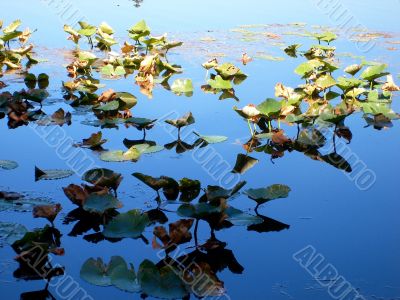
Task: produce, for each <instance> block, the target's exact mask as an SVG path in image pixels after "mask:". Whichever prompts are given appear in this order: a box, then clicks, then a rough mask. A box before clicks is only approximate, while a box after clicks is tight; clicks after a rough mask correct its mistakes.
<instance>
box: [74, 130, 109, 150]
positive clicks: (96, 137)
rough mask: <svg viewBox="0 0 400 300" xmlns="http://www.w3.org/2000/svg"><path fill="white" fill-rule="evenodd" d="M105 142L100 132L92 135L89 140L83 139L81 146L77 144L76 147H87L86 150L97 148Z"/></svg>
mask: <svg viewBox="0 0 400 300" xmlns="http://www.w3.org/2000/svg"><path fill="white" fill-rule="evenodd" d="M106 142H107V140H106V139H104V140H103V133H102V132H101V131H99V132H96V133H93V134H92V135H91V136H90V137H89V138H87V139H83V140H82V143H81V144H78V146H79V145H80V146H82V147H87V148H92V149H93V148H98V147H100V146H101V145H103V144H104V143H106Z"/></svg>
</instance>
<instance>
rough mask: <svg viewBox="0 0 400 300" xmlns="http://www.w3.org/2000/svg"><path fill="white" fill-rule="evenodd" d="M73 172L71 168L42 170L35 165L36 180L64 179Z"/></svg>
mask: <svg viewBox="0 0 400 300" xmlns="http://www.w3.org/2000/svg"><path fill="white" fill-rule="evenodd" d="M73 174H74V172H73V171H71V170H41V169H39V168H38V167H35V181H39V180H58V179H64V178H67V177H70V176H72V175H73Z"/></svg>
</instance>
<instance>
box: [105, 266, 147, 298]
mask: <svg viewBox="0 0 400 300" xmlns="http://www.w3.org/2000/svg"><path fill="white" fill-rule="evenodd" d="M111 284H112V285H114V286H115V287H117V288H119V289H120V290H123V291H126V292H131V293H135V292H139V291H140V290H141V287H140V284H139V282H138V280H137V278H136V273H135V269H134V267H133V265H132V264H130V265H129V266H128V265H127V264H119V265H118V266H117V267H115V268H114V269H113V271H112V272H111Z"/></svg>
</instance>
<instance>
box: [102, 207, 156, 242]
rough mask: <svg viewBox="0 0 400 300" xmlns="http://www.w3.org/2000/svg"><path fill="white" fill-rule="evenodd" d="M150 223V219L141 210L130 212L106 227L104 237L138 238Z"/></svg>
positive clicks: (118, 217) (119, 216) (121, 215)
mask: <svg viewBox="0 0 400 300" xmlns="http://www.w3.org/2000/svg"><path fill="white" fill-rule="evenodd" d="M149 222H150V220H149V217H148V216H147V215H146V214H142V212H141V211H140V210H137V209H134V210H130V211H128V212H126V213H122V214H119V215H118V216H116V217H115V218H114V219H112V220H111V221H110V222H109V223H108V224H107V225H106V226H105V227H104V230H103V235H104V236H105V237H107V238H138V237H140V236H141V235H142V233H143V231H144V229H145V228H146V226H147V225H148V224H149Z"/></svg>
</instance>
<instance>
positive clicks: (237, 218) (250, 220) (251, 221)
mask: <svg viewBox="0 0 400 300" xmlns="http://www.w3.org/2000/svg"><path fill="white" fill-rule="evenodd" d="M224 213H225V214H226V215H228V218H227V219H226V220H227V221H229V222H231V223H232V224H233V225H236V226H250V225H256V224H260V223H262V222H263V219H262V218H260V217H258V216H253V215H250V214H247V213H245V212H243V211H241V210H240V209H236V208H234V207H228V208H227V209H225V210H224Z"/></svg>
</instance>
